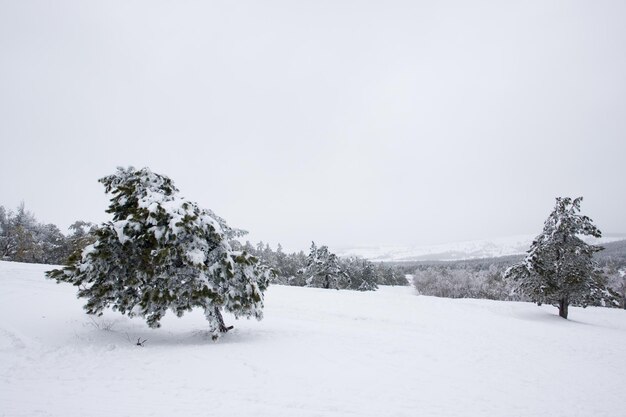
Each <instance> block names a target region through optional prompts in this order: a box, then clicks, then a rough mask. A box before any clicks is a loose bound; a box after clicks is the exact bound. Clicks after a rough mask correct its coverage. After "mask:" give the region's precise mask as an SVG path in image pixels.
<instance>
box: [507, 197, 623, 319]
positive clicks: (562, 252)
mask: <svg viewBox="0 0 626 417" xmlns="http://www.w3.org/2000/svg"><path fill="white" fill-rule="evenodd" d="M581 201H582V197H578V198H576V199H574V200H572V199H571V198H568V197H565V198H557V199H556V205H555V207H554V210H553V211H552V213H550V216H549V217H548V219H547V220H546V222H545V224H544V227H543V232H542V233H541V234H540V235H539V236H537V238H535V240H534V242H533V243H532V245H531V247H530V249H529V251H528V255H527V256H526V258H525V259H524V260H523V261H522V262H521V263H519V264H516V265H514V266H512V267H510V268H509V269H508V270H507V271H506V272H505V277H506V278H511V279H513V280H514V281H515V282H516V283H517V286H518V288H519V290H520V291H521V292H522V293H524V294H526V295H527V296H528V297H530V299H531V300H533V301H534V302H536V303H537V304H539V305H541V304H543V303H546V304H553V305H555V306H557V307H558V308H559V315H560V316H561V317H563V318H567V315H568V307H569V305H570V304H572V305H579V306H582V307H586V306H588V305H617V304H618V303H617V300H616V298H615V296H614V293H613V292H612V291H611V290H609V289H608V288H607V286H606V279H605V277H604V276H603V274H602V273H601V271H600V270H599V268H598V267H597V265H596V262H595V261H594V259H593V254H594V253H596V252H598V251H600V250H602V249H603V248H602V247H600V246H595V245H590V244H588V243H586V242H585V241H583V240H582V239H581V237H580V236H594V237H600V236H601V232H600V230H599V229H598V228H597V227H596V226H595V225H594V224H593V222H592V220H591V219H590V218H589V217H587V216H583V215H580V214H578V213H579V212H580V203H581Z"/></svg>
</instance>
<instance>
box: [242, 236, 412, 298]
mask: <svg viewBox="0 0 626 417" xmlns="http://www.w3.org/2000/svg"><path fill="white" fill-rule="evenodd" d="M241 249H242V250H244V251H246V252H247V253H251V254H253V255H254V256H256V257H258V258H259V259H260V261H261V262H262V263H264V264H265V265H268V266H270V267H271V268H272V270H273V271H274V273H275V275H274V277H273V278H272V282H273V283H275V284H282V285H292V286H298V287H317V288H330V289H351V290H359V291H371V290H376V289H377V288H378V285H408V284H409V282H408V281H407V280H406V277H405V274H404V272H403V271H402V269H401V268H399V267H397V266H393V265H386V264H383V263H378V264H374V263H372V262H370V261H368V260H365V259H363V258H359V257H338V256H337V255H335V254H334V253H332V252H331V251H330V250H329V249H328V247H327V246H324V245H323V246H319V247H318V246H317V245H316V244H315V242H312V244H311V248H310V250H309V253H308V255H307V254H305V253H304V252H303V251H300V252H293V253H285V252H284V251H283V248H282V246H281V245H280V244H278V245H277V247H276V250H273V249H272V248H271V247H270V245H269V244H266V243H263V242H259V243H258V244H257V245H256V246H254V245H252V244H251V243H250V242H249V241H246V243H245V244H244V245H243V246H242V247H241Z"/></svg>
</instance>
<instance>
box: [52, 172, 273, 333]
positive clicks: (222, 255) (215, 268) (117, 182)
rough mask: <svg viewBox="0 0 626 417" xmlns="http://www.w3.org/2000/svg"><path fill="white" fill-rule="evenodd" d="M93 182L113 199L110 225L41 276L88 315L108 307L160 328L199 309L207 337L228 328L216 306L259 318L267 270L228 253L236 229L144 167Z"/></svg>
mask: <svg viewBox="0 0 626 417" xmlns="http://www.w3.org/2000/svg"><path fill="white" fill-rule="evenodd" d="M100 182H101V183H102V184H103V185H104V187H105V190H106V192H107V193H109V194H111V195H112V198H111V204H110V206H109V208H108V210H107V212H108V213H111V214H112V215H113V219H112V221H109V222H107V223H104V224H102V225H100V226H99V227H97V228H96V230H95V232H94V234H95V238H96V241H95V243H93V244H91V245H89V246H87V247H86V248H85V249H83V250H81V251H77V252H75V253H73V254H72V255H71V256H70V258H69V260H68V266H66V267H64V268H63V269H56V270H52V271H49V272H48V273H47V276H48V277H49V278H53V279H56V280H57V282H69V283H71V284H73V285H76V286H77V287H79V291H78V296H79V297H84V298H86V299H87V304H86V305H85V309H86V310H87V313H88V314H98V315H100V314H102V311H103V310H104V309H105V308H107V307H112V309H113V310H114V311H119V312H120V313H122V314H127V315H128V316H130V317H133V316H140V317H143V318H145V320H146V322H147V323H148V325H149V326H150V327H159V325H160V324H159V321H160V320H161V318H162V317H163V316H164V314H165V313H166V311H167V310H168V309H170V310H171V311H173V312H174V313H175V314H176V315H177V316H178V317H181V316H182V315H183V314H184V313H185V312H186V311H190V310H192V309H193V308H196V307H198V308H202V309H203V310H204V314H205V317H206V319H207V320H208V321H209V328H210V331H211V332H212V333H213V337H214V338H217V337H218V335H219V333H220V332H226V331H228V330H229V329H230V328H229V327H226V325H225V324H224V320H223V318H222V313H221V310H222V308H223V309H224V310H226V311H228V312H231V313H233V314H234V315H235V317H240V316H244V317H255V318H257V319H261V318H262V308H263V291H264V290H265V289H266V288H267V285H268V282H269V277H270V274H271V271H270V270H269V269H267V268H266V267H265V266H263V265H260V264H259V263H258V261H257V259H256V258H255V257H253V256H251V255H250V254H248V253H246V252H237V251H233V250H232V248H231V245H230V243H229V241H231V240H232V239H234V238H235V237H237V236H238V235H240V234H241V231H239V230H237V229H231V228H230V227H229V226H228V225H227V224H226V222H225V221H224V219H222V218H220V217H218V216H216V215H215V214H214V213H213V212H212V211H210V210H207V209H202V208H200V207H198V206H197V205H196V204H195V203H193V202H190V201H188V200H186V199H184V198H182V197H180V196H179V195H178V189H177V188H176V187H175V186H174V184H173V182H172V181H171V180H170V179H169V178H167V177H165V176H163V175H159V174H156V173H153V172H152V171H150V170H149V169H148V168H143V169H141V170H135V169H134V168H132V167H130V168H128V169H123V168H118V170H117V172H116V173H115V174H113V175H110V176H107V177H104V178H102V179H100Z"/></svg>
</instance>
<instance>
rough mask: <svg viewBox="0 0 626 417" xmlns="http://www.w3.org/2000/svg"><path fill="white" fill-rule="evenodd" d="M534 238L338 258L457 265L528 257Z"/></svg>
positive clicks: (385, 249) (374, 249)
mask: <svg viewBox="0 0 626 417" xmlns="http://www.w3.org/2000/svg"><path fill="white" fill-rule="evenodd" d="M535 237H536V236H535V235H518V236H509V237H503V238H496V239H488V240H471V241H465V242H453V243H443V244H438V245H423V246H357V247H349V248H339V249H337V250H336V253H337V255H339V256H359V257H361V258H365V259H369V260H370V261H373V262H381V261H396V262H405V261H457V260H463V259H482V258H494V257H499V256H509V255H520V254H523V253H525V252H526V251H527V250H528V248H529V247H530V244H531V243H532V241H533V239H534V238H535ZM624 239H626V235H619V236H618V235H615V236H608V237H602V238H600V239H595V238H587V237H585V241H587V242H589V243H594V244H601V243H608V242H614V241H618V240H624Z"/></svg>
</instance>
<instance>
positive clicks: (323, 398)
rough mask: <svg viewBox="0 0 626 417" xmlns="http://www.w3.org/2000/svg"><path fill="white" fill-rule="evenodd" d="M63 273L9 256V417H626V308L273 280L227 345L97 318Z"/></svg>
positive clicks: (4, 307)
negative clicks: (258, 308)
mask: <svg viewBox="0 0 626 417" xmlns="http://www.w3.org/2000/svg"><path fill="white" fill-rule="evenodd" d="M47 268H48V267H46V266H42V265H26V264H18V263H8V262H0V416H11V417H19V416H62V417H72V416H76V417H78V416H90V417H98V416H103V417H104V416H106V417H110V416H132V417H143V416H185V417H190V416H238V417H245V416H255V417H259V416H268V417H269V416H271V417H277V416H278V417H279V416H289V417H292V416H305V417H306V416H372V417H374V416H375V417H380V416H410V417H414V416H448V417H451V416H498V417H501V416H546V415H549V416H552V417H559V416H563V417H565V416H567V417H573V416H594V417H599V416H617V415H624V407H623V398H622V397H623V393H624V387H625V386H626V355H624V352H623V347H624V346H625V345H626V311H623V310H612V309H602V308H588V309H586V310H582V309H579V308H572V309H571V311H570V317H571V320H569V321H565V320H563V319H561V318H559V317H558V316H557V314H556V313H557V312H556V309H554V308H552V307H549V306H544V307H537V306H535V305H532V304H528V303H512V302H494V301H482V300H450V299H437V298H431V297H425V296H418V295H416V294H415V293H414V291H413V290H412V289H411V288H408V287H405V288H381V289H380V290H379V291H377V292H367V293H360V292H353V291H332V290H321V289H307V288H292V287H281V286H273V287H271V288H270V289H269V290H268V293H267V298H266V309H265V312H266V318H265V319H264V320H263V321H261V322H256V321H237V322H234V323H232V322H233V320H232V318H230V317H228V320H229V321H230V322H231V323H232V324H234V325H235V329H234V330H233V331H232V332H230V333H229V334H227V335H226V336H225V337H223V338H222V339H220V340H219V341H218V342H212V341H211V338H210V336H209V335H208V334H207V333H206V332H205V330H206V322H205V320H204V319H203V317H202V314H200V313H198V314H191V315H187V316H185V317H183V318H182V319H177V318H175V317H173V316H172V315H171V314H169V315H168V316H167V317H166V318H165V319H164V320H163V327H162V328H161V329H158V330H151V329H149V328H147V326H146V325H145V324H144V323H143V322H142V321H141V320H138V319H134V320H130V319H127V318H125V317H122V316H120V315H119V314H115V313H113V312H108V313H106V314H105V315H104V316H103V317H100V318H90V317H89V316H87V315H85V314H84V313H83V312H82V310H81V304H82V303H81V301H80V300H77V299H76V298H75V295H74V294H75V288H72V287H71V286H69V285H57V284H55V283H54V282H52V281H49V280H46V279H44V277H43V272H44V270H46V269H47ZM138 338H141V339H142V340H143V339H147V342H146V343H145V346H144V347H139V346H136V345H135V342H136V340H137V339H138Z"/></svg>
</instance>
